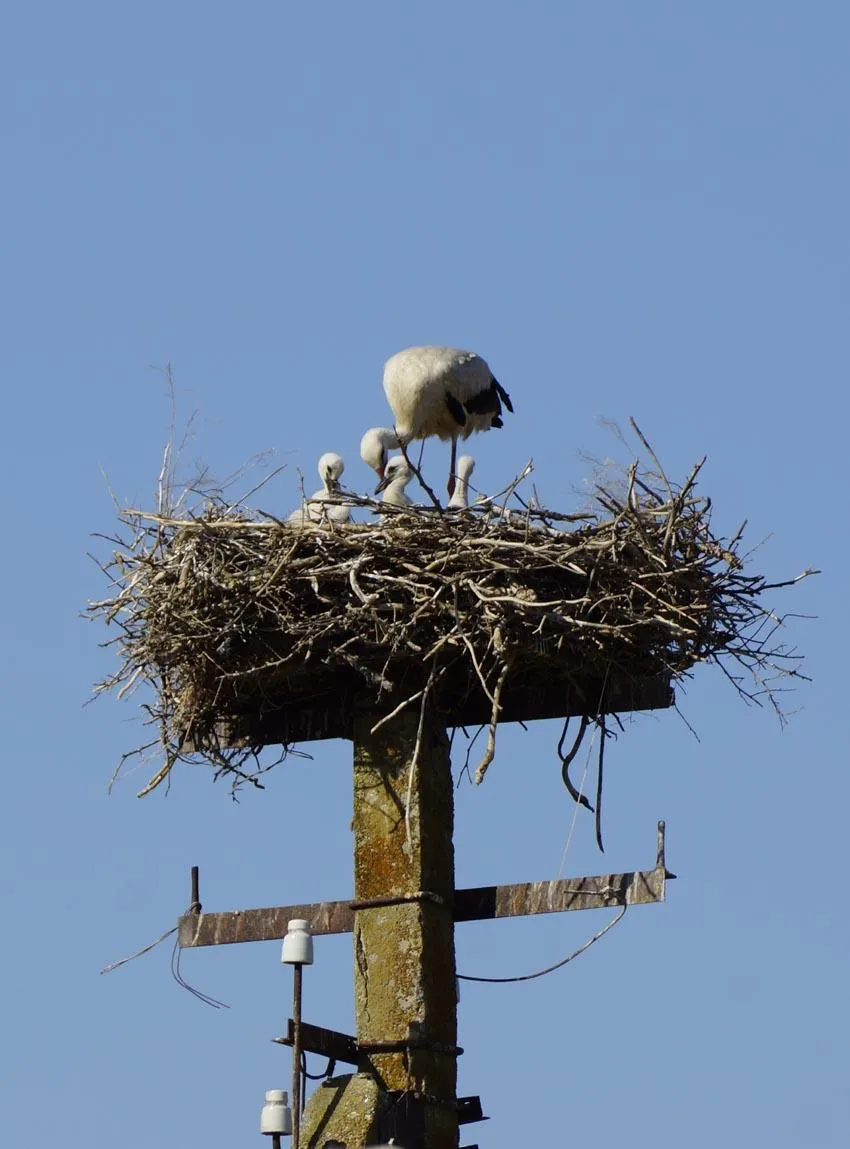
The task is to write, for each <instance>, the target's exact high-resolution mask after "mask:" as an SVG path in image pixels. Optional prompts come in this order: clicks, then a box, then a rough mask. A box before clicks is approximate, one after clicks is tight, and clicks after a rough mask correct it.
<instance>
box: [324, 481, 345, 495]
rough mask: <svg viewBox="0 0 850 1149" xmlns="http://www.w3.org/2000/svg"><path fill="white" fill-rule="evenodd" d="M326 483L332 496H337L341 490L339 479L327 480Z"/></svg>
mask: <svg viewBox="0 0 850 1149" xmlns="http://www.w3.org/2000/svg"><path fill="white" fill-rule="evenodd" d="M326 481H327V487H328V490H329V491H331V493H332V494H334V495H338V494H339V493H340V491H341V490H342V487H341V486H340V482H339V479H327V480H326Z"/></svg>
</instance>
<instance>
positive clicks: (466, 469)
mask: <svg viewBox="0 0 850 1149" xmlns="http://www.w3.org/2000/svg"><path fill="white" fill-rule="evenodd" d="M474 470H475V460H474V459H473V457H472V456H471V455H461V457H460V458H459V459H458V461H457V482H456V483H455V489H454V494H453V495H452V497H451V498H450V499H449V510H455V511H463V510H466V508H467V507H468V506H469V476H470V475H471V474H472V472H473V471H474Z"/></svg>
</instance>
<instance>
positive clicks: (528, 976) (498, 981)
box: [457, 903, 629, 985]
mask: <svg viewBox="0 0 850 1149" xmlns="http://www.w3.org/2000/svg"><path fill="white" fill-rule="evenodd" d="M628 908H629V907H628V903H626V904H625V905H623V906H622V907H621V909H620V912H619V913H618V914H617V915H616V917H613V918H612V919H611V921H610V922H608V924H607V925H606V926H603V927H602V929H601V930H599V932H598V933H595V934H594V935H593V937H592V938H589V939H588V940H587V941H586V942H585V943H584V945H582V946H579V948H578V949H577V950H573V952H572V953H571V954H569V955H568V956H567V957H565V958H562V959H561V961H559V962H555V964H554V965H550V966H547V967H546V969H540V970H537V972H536V973H525V974H521V975H520V976H519V977H473V976H472V975H471V974H465V973H459V974H458V975H457V976H458V980H459V981H483V982H488V983H489V984H491V985H504V984H506V983H507V982H513V981H532V980H533V979H534V978H536V977H543V976H544V975H545V974H547V973H554V972H555V970H556V969H562V968H563V966H565V965H567V963H568V962H571V961H572V960H573V959H574V958H577V957H578V956H579V955H580V954H583V953H584V952H585V950H589V949H590V947H591V946H592V945H593V943H594V942H598V941H599V939H600V938H601V937H604V936H605V934H607V933H608V931H609V930H610V929H613V928H614V926H615V925H616V924H617V922H619V921H622V919H623V915H624V914H625V912H626V910H627V909H628Z"/></svg>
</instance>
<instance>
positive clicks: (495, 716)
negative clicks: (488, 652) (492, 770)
mask: <svg viewBox="0 0 850 1149" xmlns="http://www.w3.org/2000/svg"><path fill="white" fill-rule="evenodd" d="M510 669H511V664H510V662H506V663H505V664H504V666H503V667H502V670H501V672H500V674H499V679H498V681H497V683H496V689H495V690H494V691H493V710H492V712H491V714H490V725H489V727H488V729H487V745H486V747H485V749H484V755H483V757H482V759H481V761H480V762H479V763H478V766H477V768H476V770H475V784H476V785H477V786H478V785H480V784H481V783H482V782H483V781H484V775H485V774H486V773H487V767H488V766H489V765H490V763H491V762H492V761H493V759H494V758H495V756H496V727H497V726H498V723H499V711H500V710H501V697H502V687H503V686H504V685H505V680H506V679H507V677H508V673H509V672H510Z"/></svg>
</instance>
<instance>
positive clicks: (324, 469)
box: [287, 451, 351, 526]
mask: <svg viewBox="0 0 850 1149" xmlns="http://www.w3.org/2000/svg"><path fill="white" fill-rule="evenodd" d="M344 470H345V463H344V462H343V459H342V456H341V455H337V454H335V453H334V452H333V451H327V452H326V453H325V454H324V455H322V456H321V457H320V459H319V466H318V471H319V478H320V479H321V480H322V487H321V489H320V490H318V491H316V492H315V494H313V495H311V496H310V498H309V499H307V500H306V501H305V502H304V503H302V504H301V506H300V507H299V508H298V510H296V511H293V512H292V514H291V515H290V516H289V518H288V519H287V522H289V523H295V524H296V525H298V524H300V525H301V526H306V525H307V524H309V523H320V522H321V521H322V520H323V519H325V520H329V521H330V522H332V523H347V522H348V520H349V519H350V518H351V507H348V506H343V505H342V504H340V503H335V502H329V501H328V500H331V499H334V500H335V499H338V498H339V496H340V485H339V480H340V478H341V477H342V473H343V471H344Z"/></svg>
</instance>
